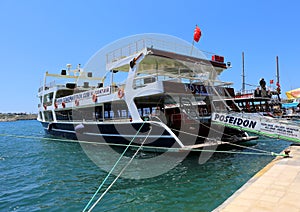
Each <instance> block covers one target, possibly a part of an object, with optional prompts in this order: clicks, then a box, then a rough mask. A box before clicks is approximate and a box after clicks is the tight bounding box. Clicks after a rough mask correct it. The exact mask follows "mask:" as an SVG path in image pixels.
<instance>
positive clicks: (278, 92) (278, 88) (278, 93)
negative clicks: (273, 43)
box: [276, 56, 281, 101]
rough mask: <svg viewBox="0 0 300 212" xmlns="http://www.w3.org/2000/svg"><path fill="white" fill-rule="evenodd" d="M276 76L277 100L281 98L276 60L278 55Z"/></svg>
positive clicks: (277, 69) (277, 66) (277, 65)
mask: <svg viewBox="0 0 300 212" xmlns="http://www.w3.org/2000/svg"><path fill="white" fill-rule="evenodd" d="M276 78H277V82H276V86H277V89H276V90H277V97H278V100H279V101H281V98H280V93H281V88H280V83H279V62H278V56H276Z"/></svg>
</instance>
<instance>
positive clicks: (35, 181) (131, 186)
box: [0, 121, 289, 211]
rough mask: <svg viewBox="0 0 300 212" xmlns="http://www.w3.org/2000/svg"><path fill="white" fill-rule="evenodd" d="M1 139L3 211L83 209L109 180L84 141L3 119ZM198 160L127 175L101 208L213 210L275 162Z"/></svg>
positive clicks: (280, 145) (231, 157) (268, 144)
mask: <svg viewBox="0 0 300 212" xmlns="http://www.w3.org/2000/svg"><path fill="white" fill-rule="evenodd" d="M0 134H1V136H0V211H82V210H83V208H84V207H85V205H86V204H87V203H88V201H89V200H90V199H91V197H92V195H93V194H94V192H95V191H96V190H97V188H98V186H99V185H100V184H101V182H102V181H103V179H104V178H105V177H106V175H107V173H106V172H104V171H102V170H101V169H100V168H99V167H98V166H96V165H95V164H94V163H93V162H92V161H91V160H90V159H89V157H88V156H87V155H86V154H85V153H84V151H83V150H82V148H81V146H80V144H78V143H68V142H59V141H53V140H51V139H48V140H47V139H45V138H47V137H46V135H45V134H44V131H43V130H42V127H41V125H40V123H39V122H37V121H17V122H2V123H0ZM6 135H22V136H26V137H27V136H32V138H17V137H11V136H6ZM36 138H43V139H36ZM288 145H289V143H288V142H285V141H281V140H270V139H260V140H259V142H258V144H257V145H256V146H254V147H255V148H259V149H263V150H267V151H273V152H280V151H281V150H283V149H284V148H285V147H287V146H288ZM235 151H236V153H239V152H243V153H246V152H249V150H235ZM145 154H148V153H145ZM198 158H199V156H198V155H197V154H193V155H191V156H189V157H188V158H186V159H185V160H184V161H183V162H181V163H180V164H179V165H178V166H176V167H175V168H174V169H172V170H170V171H169V172H167V173H165V174H163V175H160V176H157V177H154V178H148V179H142V180H131V179H124V178H120V179H119V180H118V181H117V182H116V184H114V186H113V187H112V188H111V189H110V190H109V192H108V193H107V194H106V195H105V196H104V198H103V199H102V201H101V202H100V203H99V204H98V205H97V206H96V207H95V209H94V211H211V210H213V209H214V208H216V207H217V206H218V205H220V204H221V203H222V202H223V201H224V200H226V199H227V198H228V197H229V196H230V195H231V194H232V193H234V192H235V191H236V190H237V189H238V188H240V186H242V185H243V184H244V183H245V182H247V181H248V180H249V179H250V178H251V177H252V176H253V175H254V174H255V173H256V172H257V171H259V170H260V169H261V168H262V167H264V166H265V165H266V164H267V163H269V162H270V161H271V160H272V159H273V157H271V156H258V155H247V154H228V153H217V154H214V155H213V157H211V158H210V159H209V160H208V161H207V162H206V163H204V164H199V163H198ZM113 179H114V176H112V177H110V178H109V180H108V182H107V183H106V184H105V186H104V188H103V190H101V192H103V191H104V189H105V188H107V187H108V185H109V183H110V182H112V180H113ZM101 192H100V193H101Z"/></svg>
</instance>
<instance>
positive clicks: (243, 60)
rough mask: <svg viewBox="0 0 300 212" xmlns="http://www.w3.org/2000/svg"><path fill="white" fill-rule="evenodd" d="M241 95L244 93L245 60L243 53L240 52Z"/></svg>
mask: <svg viewBox="0 0 300 212" xmlns="http://www.w3.org/2000/svg"><path fill="white" fill-rule="evenodd" d="M242 64H243V67H242V94H244V93H245V58H244V52H242Z"/></svg>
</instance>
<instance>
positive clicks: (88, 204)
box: [83, 121, 152, 212]
mask: <svg viewBox="0 0 300 212" xmlns="http://www.w3.org/2000/svg"><path fill="white" fill-rule="evenodd" d="M144 124H145V121H144V122H143V124H142V125H141V126H140V128H139V129H138V131H137V132H136V134H135V136H134V137H133V138H132V139H131V141H130V142H129V144H128V145H126V148H125V150H124V151H123V152H122V154H121V155H120V157H119V158H118V160H117V161H116V163H115V164H114V165H113V167H112V169H111V170H110V171H109V173H108V174H107V175H106V177H105V178H104V180H103V181H102V183H101V184H100V186H99V187H98V189H97V190H96V192H95V193H94V195H93V196H92V198H91V199H90V201H89V202H88V203H87V205H86V206H85V208H84V209H83V212H85V211H86V210H87V209H88V208H89V206H90V204H91V203H92V201H93V200H94V198H95V197H96V195H97V194H98V193H99V191H100V190H101V188H102V187H103V185H104V184H105V182H106V181H107V179H108V178H109V176H110V175H111V174H112V172H113V171H114V169H115V168H116V166H117V165H118V163H119V162H120V161H121V159H122V158H123V156H124V154H125V153H126V151H127V150H128V148H129V147H130V146H131V144H132V142H133V141H134V139H135V138H136V136H137V135H138V134H139V133H140V131H141V129H142V127H143V126H144ZM151 130H152V128H151V126H150V129H149V132H148V135H147V136H146V137H145V139H144V141H143V142H142V143H141V145H139V148H138V149H137V151H136V152H135V153H134V155H133V156H132V157H131V159H130V160H129V162H128V163H127V164H126V165H125V166H124V167H123V169H122V170H121V172H120V173H119V174H118V176H117V177H116V178H115V179H114V181H113V182H112V183H111V184H110V185H109V186H108V188H107V189H106V190H105V191H104V192H103V193H102V194H101V196H100V197H99V198H98V199H97V200H96V202H95V203H94V204H93V205H92V206H91V207H90V208H89V210H88V211H89V212H90V211H92V210H93V209H94V207H95V206H96V205H97V204H98V203H99V202H100V200H101V199H102V198H103V196H104V195H105V194H106V193H107V192H108V190H109V189H110V188H111V187H112V186H113V184H114V183H115V182H116V181H117V179H118V178H119V177H120V176H121V175H122V173H123V172H124V171H125V169H126V168H127V167H128V166H129V164H130V163H131V162H132V161H133V159H134V158H135V156H136V155H137V153H138V152H139V151H140V149H141V148H142V146H143V145H144V143H145V142H146V140H147V138H148V137H149V135H150V132H151Z"/></svg>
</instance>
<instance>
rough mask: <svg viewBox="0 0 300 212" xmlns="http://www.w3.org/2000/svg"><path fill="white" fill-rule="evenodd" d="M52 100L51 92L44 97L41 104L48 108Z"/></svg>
mask: <svg viewBox="0 0 300 212" xmlns="http://www.w3.org/2000/svg"><path fill="white" fill-rule="evenodd" d="M52 100H53V92H52V93H48V94H45V95H44V102H43V103H44V104H46V105H47V106H49V105H50V104H51V103H52Z"/></svg>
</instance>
